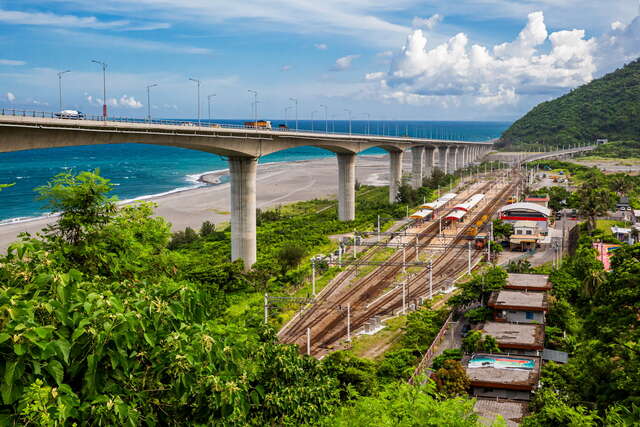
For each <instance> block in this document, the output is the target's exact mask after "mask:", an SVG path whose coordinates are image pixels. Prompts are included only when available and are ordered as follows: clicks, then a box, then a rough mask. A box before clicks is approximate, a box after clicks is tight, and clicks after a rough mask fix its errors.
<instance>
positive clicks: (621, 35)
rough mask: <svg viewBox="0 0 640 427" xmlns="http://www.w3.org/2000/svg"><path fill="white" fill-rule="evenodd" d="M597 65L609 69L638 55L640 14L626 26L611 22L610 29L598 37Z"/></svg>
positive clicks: (639, 51) (639, 48)
mask: <svg viewBox="0 0 640 427" xmlns="http://www.w3.org/2000/svg"><path fill="white" fill-rule="evenodd" d="M598 51H599V57H598V65H599V68H600V69H601V70H607V71H608V70H611V69H614V68H616V67H619V66H621V65H623V64H625V63H627V62H629V61H632V60H634V59H636V58H638V57H639V56H640V16H638V17H636V18H635V19H634V20H633V21H631V23H630V24H629V25H627V26H625V25H623V24H621V23H620V22H614V23H613V24H611V31H609V32H608V33H606V34H604V35H603V36H602V37H600V38H599V39H598Z"/></svg>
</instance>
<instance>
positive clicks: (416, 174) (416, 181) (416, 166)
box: [411, 145, 424, 188]
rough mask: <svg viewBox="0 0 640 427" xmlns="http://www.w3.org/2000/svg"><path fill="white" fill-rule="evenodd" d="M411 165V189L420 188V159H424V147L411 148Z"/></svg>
mask: <svg viewBox="0 0 640 427" xmlns="http://www.w3.org/2000/svg"><path fill="white" fill-rule="evenodd" d="M411 155H412V156H413V157H412V163H411V177H412V178H413V179H412V185H413V188H420V187H422V164H423V163H422V158H423V157H424V147H423V146H422V145H416V146H413V147H411Z"/></svg>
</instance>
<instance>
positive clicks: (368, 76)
mask: <svg viewBox="0 0 640 427" xmlns="http://www.w3.org/2000/svg"><path fill="white" fill-rule="evenodd" d="M386 74H387V73H385V72H383V71H378V72H375V73H367V74H365V76H364V78H365V80H380V79H382V78H383V77H384V76H385V75H386Z"/></svg>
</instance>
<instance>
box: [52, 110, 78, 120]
mask: <svg viewBox="0 0 640 427" xmlns="http://www.w3.org/2000/svg"><path fill="white" fill-rule="evenodd" d="M54 115H55V116H56V117H57V118H59V119H75V120H83V119H84V113H82V112H80V111H76V110H62V111H60V112H59V113H55V114H54Z"/></svg>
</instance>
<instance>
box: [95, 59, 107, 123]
mask: <svg viewBox="0 0 640 427" xmlns="http://www.w3.org/2000/svg"><path fill="white" fill-rule="evenodd" d="M91 62H93V63H96V64H98V65H100V66H101V67H102V98H103V99H102V117H103V118H104V120H107V64H106V63H104V62H101V61H96V60H95V59H92V60H91Z"/></svg>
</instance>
